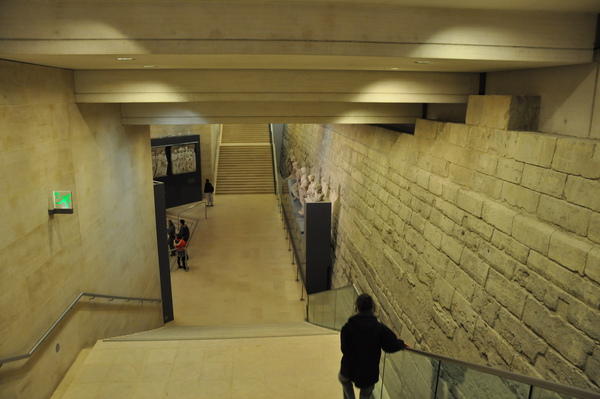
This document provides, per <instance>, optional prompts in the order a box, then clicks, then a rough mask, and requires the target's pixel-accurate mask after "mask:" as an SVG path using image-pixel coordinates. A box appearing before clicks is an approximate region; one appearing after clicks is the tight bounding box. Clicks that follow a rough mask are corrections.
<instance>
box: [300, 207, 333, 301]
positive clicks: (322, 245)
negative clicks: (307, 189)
mask: <svg viewBox="0 0 600 399" xmlns="http://www.w3.org/2000/svg"><path fill="white" fill-rule="evenodd" d="M330 239H331V202H329V201H322V202H312V201H311V200H308V199H307V200H306V204H305V205H304V240H303V243H304V246H305V248H304V254H305V256H306V262H305V263H304V265H305V270H304V279H305V282H306V292H307V293H308V294H313V293H315V292H321V291H326V290H328V289H329V287H328V285H329V284H328V280H329V268H330V267H331V243H330Z"/></svg>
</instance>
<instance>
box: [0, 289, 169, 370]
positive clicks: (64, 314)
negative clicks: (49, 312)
mask: <svg viewBox="0 0 600 399" xmlns="http://www.w3.org/2000/svg"><path fill="white" fill-rule="evenodd" d="M84 296H85V297H89V298H90V299H94V298H106V299H108V300H109V301H113V300H115V299H121V300H124V301H127V302H129V301H140V302H142V303H144V302H162V299H160V298H136V297H127V296H118V295H103V294H92V293H89V292H80V293H79V295H77V297H76V298H75V299H74V300H73V302H71V304H70V305H69V306H67V308H66V309H65V310H64V312H62V314H61V315H60V316H59V317H58V319H56V321H55V322H54V323H53V324H52V326H50V328H49V329H48V330H47V331H46V332H45V333H44V335H42V337H41V338H40V339H39V340H38V341H37V342H36V343H35V345H33V347H32V348H31V349H30V350H29V352H27V353H25V354H23V355H18V356H12V357H7V358H5V359H0V366H2V365H3V364H4V363H10V362H16V361H17V360H23V359H27V358H29V357H31V356H32V355H33V354H34V353H35V351H36V350H37V349H38V348H39V347H40V345H41V344H42V343H43V342H44V341H45V340H46V338H48V336H50V334H52V332H53V331H54V330H55V329H56V327H57V326H58V325H59V324H60V322H61V321H62V320H63V319H64V318H65V316H66V315H67V314H68V313H69V312H70V311H71V310H72V309H73V307H75V305H76V304H77V302H78V301H79V300H80V299H81V298H82V297H84Z"/></svg>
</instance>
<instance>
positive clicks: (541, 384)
mask: <svg viewBox="0 0 600 399" xmlns="http://www.w3.org/2000/svg"><path fill="white" fill-rule="evenodd" d="M404 350H407V351H409V352H413V353H415V354H417V355H421V356H425V357H428V358H431V359H435V360H439V361H442V362H447V363H452V364H454V365H457V366H460V367H464V368H467V369H471V370H476V371H480V372H482V373H486V374H490V375H493V376H496V377H500V378H506V379H509V380H513V381H518V382H521V383H523V384H527V385H533V386H536V387H538V388H542V389H546V390H548V391H552V392H558V393H562V394H565V395H568V396H572V397H574V398H579V399H598V398H600V395H599V394H597V393H594V392H591V391H586V390H583V389H580V388H576V387H572V386H568V385H563V384H559V383H557V382H552V381H548V380H542V379H540V378H535V377H529V376H527V375H523V374H517V373H513V372H511V371H505V370H501V369H496V368H493V367H489V366H483V365H481V364H477V363H471V362H467V361H464V360H459V359H454V358H451V357H447V356H442V355H436V354H434V353H430V352H425V351H422V350H420V349H415V348H405V349H404ZM385 355H387V354H385Z"/></svg>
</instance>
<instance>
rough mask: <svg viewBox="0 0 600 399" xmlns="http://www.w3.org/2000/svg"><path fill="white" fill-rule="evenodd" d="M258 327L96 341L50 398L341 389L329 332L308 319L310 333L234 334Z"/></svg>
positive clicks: (335, 393) (264, 394)
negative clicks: (67, 381)
mask: <svg viewBox="0 0 600 399" xmlns="http://www.w3.org/2000/svg"><path fill="white" fill-rule="evenodd" d="M265 327H266V326H255V327H249V326H246V331H242V330H241V329H236V328H231V329H229V328H225V330H229V331H230V335H231V336H230V337H229V338H225V339H222V338H221V339H212V338H209V335H210V333H211V331H210V329H204V332H203V333H200V335H199V336H204V338H198V336H197V338H196V339H194V338H192V336H191V335H190V334H192V333H191V330H192V329H188V331H187V332H185V330H186V328H184V327H176V328H173V329H172V330H178V332H176V333H175V336H172V337H170V338H166V337H165V336H161V337H160V338H159V340H151V339H150V338H151V337H150V335H151V334H157V333H159V331H158V330H155V331H154V332H147V333H145V335H146V336H145V337H143V336H139V337H138V338H141V339H140V340H137V341H132V340H131V339H132V337H131V336H130V337H129V340H125V338H126V337H122V339H111V340H105V341H99V342H97V343H96V345H95V346H94V348H93V350H91V351H90V352H89V353H88V354H87V356H86V357H85V359H84V360H83V361H82V362H81V363H82V364H81V365H80V367H79V368H78V370H73V372H72V378H70V384H69V385H68V386H67V387H62V386H61V387H59V389H58V390H57V391H56V393H55V395H54V396H53V397H52V399H74V398H77V399H97V398H111V399H134V398H135V399H137V398H139V399H142V398H143V399H166V398H177V399H192V398H193V399H203V398H211V399H213V398H220V399H228V398H232V399H233V398H236V399H239V398H254V399H266V398H278V399H296V398H298V399H300V398H307V397H309V398H316V399H319V398H321V399H330V398H335V397H340V396H341V387H340V384H339V382H338V381H337V373H338V371H339V363H340V357H341V353H340V351H339V335H338V334H337V333H335V332H331V331H329V330H325V329H322V330H323V331H319V330H318V329H319V328H318V327H315V328H316V329H317V330H313V332H315V331H318V333H317V335H297V336H291V335H290V336H278V337H273V336H270V337H260V336H259V337H247V338H237V337H235V335H240V334H246V335H251V334H253V335H261V334H263V333H264V331H265ZM271 327H273V326H271ZM296 327H298V326H287V327H285V326H281V328H280V329H279V333H281V334H284V333H285V334H287V333H286V332H285V331H286V330H287V331H288V333H289V332H290V331H291V329H293V328H296ZM167 329H168V328H166V329H161V330H167ZM221 329H222V328H221ZM275 329H276V330H277V328H275ZM300 329H303V327H300ZM310 329H311V328H306V331H305V332H307V331H308V330H310ZM164 332H165V331H161V332H160V333H161V334H162V333H164ZM172 332H173V331H172ZM324 332H327V333H324ZM196 333H198V331H197V332H196ZM212 333H217V331H212ZM218 333H219V334H223V331H220V332H218ZM186 334H187V335H186ZM177 337H178V338H181V339H175V338H177Z"/></svg>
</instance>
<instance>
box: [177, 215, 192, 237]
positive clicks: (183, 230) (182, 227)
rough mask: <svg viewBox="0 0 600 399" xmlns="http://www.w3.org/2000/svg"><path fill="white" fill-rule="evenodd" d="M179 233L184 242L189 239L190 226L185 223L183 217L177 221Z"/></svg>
mask: <svg viewBox="0 0 600 399" xmlns="http://www.w3.org/2000/svg"><path fill="white" fill-rule="evenodd" d="M179 234H181V236H182V237H183V239H184V240H185V242H188V241H189V240H190V228H189V227H188V226H187V224H185V220H183V219H181V220H180V221H179Z"/></svg>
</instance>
